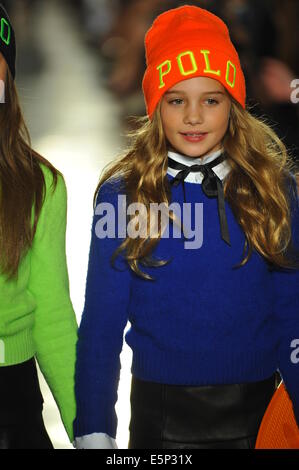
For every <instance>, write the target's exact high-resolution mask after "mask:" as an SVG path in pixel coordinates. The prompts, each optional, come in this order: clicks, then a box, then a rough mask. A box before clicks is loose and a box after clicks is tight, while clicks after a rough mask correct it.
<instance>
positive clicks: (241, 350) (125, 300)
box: [74, 174, 299, 438]
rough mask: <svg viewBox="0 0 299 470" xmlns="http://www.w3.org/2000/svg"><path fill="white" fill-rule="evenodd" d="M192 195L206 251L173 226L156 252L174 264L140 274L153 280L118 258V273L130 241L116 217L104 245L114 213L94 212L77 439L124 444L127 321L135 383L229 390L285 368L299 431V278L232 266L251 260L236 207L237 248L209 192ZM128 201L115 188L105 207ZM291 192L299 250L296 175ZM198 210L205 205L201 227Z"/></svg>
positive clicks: (189, 190) (233, 231) (256, 263)
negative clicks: (99, 436)
mask: <svg viewBox="0 0 299 470" xmlns="http://www.w3.org/2000/svg"><path fill="white" fill-rule="evenodd" d="M167 177H168V179H169V181H171V179H172V178H173V176H171V175H169V174H167ZM185 190H186V200H187V202H188V203H191V216H192V226H191V228H192V229H193V230H194V228H195V226H196V227H197V230H199V231H200V230H202V244H201V246H200V247H198V248H193V249H192V248H191V246H192V245H190V247H189V248H188V249H187V245H185V243H186V240H184V238H183V236H182V235H181V236H180V237H179V238H175V237H174V235H173V234H174V233H175V232H174V229H173V224H172V223H169V238H166V237H165V238H162V239H161V240H160V242H159V244H158V245H157V247H156V248H155V250H154V251H153V253H152V254H153V256H154V257H155V258H158V259H163V260H166V259H168V260H169V259H171V262H170V263H168V264H167V265H165V266H162V267H157V268H154V267H144V266H141V269H142V270H143V271H145V272H146V273H148V274H150V275H151V276H153V277H154V278H155V280H154V281H148V280H144V279H141V278H140V277H138V276H137V275H135V273H133V272H132V271H131V270H130V269H129V268H128V267H127V265H126V264H125V262H124V260H123V259H122V258H121V259H120V258H119V257H118V258H117V260H116V268H117V269H114V268H112V267H111V265H110V258H111V255H112V253H113V252H114V251H115V249H116V248H117V247H118V246H119V245H120V243H121V242H122V241H123V240H124V239H125V236H124V234H123V235H122V237H119V238H117V233H118V226H119V223H118V220H117V217H115V219H116V224H115V233H116V237H115V238H104V239H103V238H102V239H101V238H99V237H98V236H97V234H99V231H100V228H101V226H102V228H103V226H104V219H105V218H106V217H107V214H108V213H107V212H106V211H104V212H103V213H102V215H101V214H99V213H98V214H97V212H98V211H97V210H95V213H94V218H93V223H92V230H91V245H90V254H89V264H88V274H87V281H86V295H85V306H84V311H83V315H82V319H81V324H80V328H79V339H78V343H77V364H76V382H75V391H76V398H77V417H76V419H75V421H74V435H75V436H84V435H89V434H91V433H106V434H107V435H109V436H112V437H113V438H115V437H116V432H117V416H116V413H115V404H116V401H117V389H118V383H119V374H120V353H121V350H122V345H123V336H124V335H123V333H124V329H125V327H126V325H127V322H128V321H129V322H130V329H129V330H128V331H127V333H126V335H125V341H126V343H127V344H128V345H129V347H130V348H132V351H133V360H132V367H131V372H132V373H133V374H134V375H135V376H136V377H138V378H140V379H143V380H149V381H154V382H160V383H167V384H183V385H208V384H230V383H241V382H253V381H259V380H264V379H266V378H268V377H269V376H271V375H272V374H273V373H274V372H275V370H277V369H279V371H280V374H281V376H282V379H283V381H284V383H285V386H286V388H287V391H288V393H289V396H290V398H291V400H292V403H293V408H294V413H295V417H296V420H297V423H299V348H298V346H299V271H298V270H295V271H292V272H290V271H284V270H282V271H281V270H275V271H271V270H269V269H268V265H267V263H266V262H265V260H264V259H263V257H262V256H261V255H259V254H258V253H257V252H256V251H253V254H252V256H251V258H250V259H249V261H248V262H247V263H246V264H245V266H243V267H241V268H237V269H235V268H233V266H235V265H236V264H238V263H239V262H240V261H241V260H242V259H243V247H244V242H245V235H244V233H243V231H242V229H241V227H240V225H239V224H238V223H237V221H236V219H235V217H234V215H233V213H232V210H231V207H230V206H229V204H228V203H227V202H225V207H226V216H227V222H228V227H229V233H230V240H231V246H228V245H227V244H226V243H225V242H224V241H223V240H222V239H221V235H220V224H219V216H218V210H217V199H216V198H208V197H207V196H206V195H205V194H204V192H203V191H202V186H201V185H200V184H193V183H190V182H188V181H187V182H185ZM120 194H122V195H125V191H124V190H123V189H121V188H120V187H118V186H117V185H115V184H114V185H113V186H112V184H111V182H106V183H105V184H104V185H103V186H102V187H101V188H100V191H99V193H98V197H97V204H99V203H103V202H108V203H110V204H111V206H110V209H111V208H112V209H115V214H116V216H117V214H118V197H117V196H118V195H120ZM290 194H291V197H292V200H291V210H292V230H293V237H294V240H295V243H296V246H297V247H299V204H298V195H297V192H296V180H295V178H294V177H293V175H292V178H291V180H290ZM172 202H178V203H179V204H180V206H181V207H182V206H183V190H182V187H181V185H179V186H178V187H173V188H172ZM195 203H202V205H200V207H201V210H202V215H203V218H202V222H201V229H200V227H199V221H200V220H201V219H200V217H198V218H197V219H198V220H197V219H196V217H195ZM107 207H108V206H107ZM110 209H109V210H110ZM120 212H122V213H123V212H124V210H123V209H121V210H120ZM199 212H200V211H198V213H199ZM197 215H198V214H197ZM113 219H114V218H113ZM183 223H184V219H183ZM105 227H107V226H105ZM96 232H97V234H96ZM176 233H177V232H176ZM110 236H111V233H110ZM190 241H192V240H188V242H190ZM296 339H297V342H296V341H294V340H296ZM291 343H292V344H291ZM296 345H297V349H296Z"/></svg>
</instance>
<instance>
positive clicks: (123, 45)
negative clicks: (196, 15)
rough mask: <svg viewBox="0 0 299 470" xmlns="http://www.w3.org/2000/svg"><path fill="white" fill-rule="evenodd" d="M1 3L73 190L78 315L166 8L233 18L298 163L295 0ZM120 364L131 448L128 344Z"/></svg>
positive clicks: (52, 425)
mask: <svg viewBox="0 0 299 470" xmlns="http://www.w3.org/2000/svg"><path fill="white" fill-rule="evenodd" d="M2 3H3V5H4V6H5V8H6V9H7V11H8V14H9V15H10V16H11V17H12V20H13V23H14V25H15V30H16V35H17V43H18V45H19V49H20V48H22V51H20V54H19V55H17V84H18V89H19V93H20V95H21V96H20V99H21V102H22V105H23V110H24V114H25V118H26V122H27V123H28V127H29V130H30V133H31V136H32V144H33V147H34V148H35V149H36V150H37V151H39V152H40V153H41V154H42V155H45V157H46V158H47V159H48V160H50V161H51V163H52V164H53V165H54V166H56V168H58V169H59V170H60V171H62V173H63V174H64V176H65V180H66V184H67V188H68V228H67V255H68V267H69V275H70V292H71V297H72V301H73V305H74V308H75V311H76V313H77V316H78V321H80V316H81V313H82V309H83V302H84V291H85V276H86V272H87V257H88V248H89V242H90V229H91V220H92V213H93V207H92V198H93V193H94V190H95V188H96V185H97V181H98V179H99V176H100V173H101V170H102V169H103V167H104V166H105V165H106V163H108V162H109V161H110V160H112V159H113V158H114V157H115V156H116V155H117V154H119V153H120V152H121V151H122V149H123V147H124V145H125V139H124V134H125V131H126V130H127V129H129V128H130V126H131V125H132V124H131V123H130V122H129V119H128V116H132V115H143V114H145V105H144V101H143V95H142V91H141V81H142V77H143V73H144V70H145V57H144V43H143V41H144V34H145V32H146V30H147V29H148V28H149V26H150V25H151V23H152V21H153V19H154V18H155V17H156V16H157V15H158V14H159V13H162V12H163V11H165V10H167V9H169V8H175V7H177V6H180V5H183V4H194V5H197V6H200V7H202V8H206V9H208V10H209V11H211V12H212V13H215V14H216V15H218V16H220V17H221V18H222V19H223V20H224V21H225V22H226V23H227V25H228V27H229V29H230V32H231V39H232V42H233V43H234V45H235V47H236V48H237V50H238V53H239V56H240V60H241V62H242V68H243V70H244V73H245V76H246V81H247V103H248V105H249V106H250V108H251V112H252V113H254V114H255V115H258V116H261V117H263V118H264V119H266V120H267V121H268V122H270V123H271V125H272V127H273V128H274V129H275V131H276V132H277V134H278V135H279V137H280V138H281V139H282V140H283V141H284V143H285V145H286V146H287V148H288V150H289V152H290V154H291V155H292V158H293V161H294V165H295V167H296V169H297V171H298V170H299V132H298V131H299V112H298V103H297V102H296V101H297V100H298V99H299V92H297V93H296V90H295V87H297V88H299V84H297V85H296V79H297V81H299V58H298V53H297V51H298V46H299V44H298V27H297V24H296V21H297V18H298V13H299V11H298V10H299V2H298V1H297V0H284V2H281V1H279V0H250V1H249V0H217V1H216V0H202V1H200V0H199V1H191V0H189V1H185V2H182V1H176V0H163V1H162V0H64V1H61V0H4V1H3V0H2ZM20 57H22V60H21V59H20ZM292 83H293V86H294V88H292V86H291V84H292ZM121 363H122V369H121V377H120V387H119V401H118V403H117V408H118V410H117V414H118V416H119V426H118V436H117V442H118V443H119V445H120V446H122V447H123V448H126V446H127V442H128V435H129V432H128V423H129V413H130V409H129V406H130V403H129V390H130V383H129V382H130V363H131V350H129V348H128V347H127V346H126V345H124V349H123V352H122V354H121ZM41 384H42V379H41ZM42 391H43V393H44V399H45V408H44V415H45V416H44V418H45V423H46V426H47V430H48V432H49V435H50V437H51V440H52V442H53V444H54V446H55V447H56V448H58V447H71V446H70V445H68V443H67V437H66V434H65V431H64V429H63V428H62V425H60V424H59V420H58V415H57V413H58V410H57V407H56V405H55V402H54V400H53V398H52V396H51V394H50V392H49V390H47V387H46V385H45V384H44V388H43V389H42Z"/></svg>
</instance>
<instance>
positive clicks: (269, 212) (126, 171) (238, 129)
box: [94, 99, 299, 280]
mask: <svg viewBox="0 0 299 470" xmlns="http://www.w3.org/2000/svg"><path fill="white" fill-rule="evenodd" d="M160 107H161V106H160V103H159V105H158V106H157V108H156V111H155V113H154V116H153V119H152V120H149V119H148V118H147V117H142V118H139V119H138V120H137V122H138V124H139V128H138V129H137V130H136V131H135V132H133V133H131V137H132V138H133V140H132V143H131V146H130V147H129V148H128V149H127V150H126V151H125V152H124V154H122V155H120V156H119V157H118V158H117V160H115V161H113V162H110V163H109V164H108V166H106V167H105V168H104V170H103V175H102V176H101V178H100V180H99V183H98V186H97V188H96V191H95V194H94V206H95V203H96V199H97V194H98V191H99V189H100V187H101V185H102V184H103V183H104V182H105V181H106V180H108V179H109V178H112V180H113V178H114V177H117V176H118V175H121V176H122V178H123V181H124V183H125V188H126V196H127V197H128V198H129V201H130V202H140V203H143V204H144V205H145V206H146V208H147V220H146V221H145V223H146V224H147V227H149V225H150V220H149V218H150V211H149V210H148V209H149V205H150V203H158V204H160V203H165V204H166V205H167V206H168V205H169V203H170V200H171V190H170V185H169V181H168V179H167V175H166V172H167V167H168V166H167V142H166V139H165V136H164V132H163V126H162V121H161V112H160ZM223 148H224V150H225V152H226V156H227V159H228V163H229V164H230V166H231V171H230V172H229V174H228V176H227V177H226V178H225V180H224V182H223V189H224V195H225V198H226V200H227V201H228V203H229V204H230V206H231V208H232V211H233V213H234V216H235V218H236V220H237V222H238V223H239V225H240V226H241V228H242V229H243V231H244V234H245V245H244V252H243V255H244V253H245V250H246V248H247V249H248V252H247V255H246V256H245V257H244V258H243V260H242V261H241V262H240V263H239V264H238V265H237V266H236V267H241V266H243V265H245V264H246V262H247V261H248V260H249V258H250V256H251V254H252V251H253V249H255V250H256V251H257V252H258V253H259V254H261V255H262V256H263V257H264V258H265V260H266V262H267V263H268V264H269V266H272V267H273V265H276V266H278V267H282V268H297V267H298V266H299V265H297V261H296V260H295V258H292V257H291V258H290V257H289V254H290V253H291V251H290V249H293V245H292V227H291V204H290V197H289V194H288V192H289V190H290V189H291V190H292V186H291V187H290V182H292V178H290V179H288V178H287V177H290V176H291V175H290V173H292V172H293V166H294V163H293V162H292V159H291V157H290V156H289V155H288V152H287V149H286V147H285V145H284V144H283V142H282V141H281V140H280V139H279V138H278V136H277V135H276V133H275V132H274V131H273V130H272V129H271V127H270V125H269V124H267V123H266V121H265V120H262V119H258V118H256V117H254V116H253V115H252V114H250V112H249V111H248V110H244V109H243V108H242V107H241V106H240V105H239V103H237V102H236V101H235V100H234V99H232V106H231V117H230V122H229V125H228V129H227V132H226V134H225V136H224V139H223ZM294 181H296V180H295V179H294ZM295 191H297V187H296V184H295ZM169 218H170V219H171V220H173V221H175V217H174V215H173V214H172V211H169ZM147 233H148V232H147ZM161 234H162V230H161V224H160V221H159V233H158V236H157V237H147V238H134V239H133V238H130V237H129V236H128V237H127V238H126V239H125V240H124V241H123V243H122V244H121V245H120V246H119V247H118V248H117V249H116V251H115V252H114V253H113V256H112V261H114V260H115V258H116V256H117V255H118V254H119V253H121V252H122V251H124V252H125V254H126V255H125V257H126V260H127V262H128V264H129V266H130V268H131V269H132V270H133V271H134V272H135V273H136V274H137V275H138V276H140V277H142V278H144V279H147V280H153V278H152V277H151V276H150V275H149V274H147V273H144V272H143V271H141V269H140V267H139V263H140V264H141V265H144V266H155V267H158V266H163V265H165V264H167V263H168V262H169V260H157V259H154V258H152V257H150V254H151V252H152V250H153V249H154V248H155V246H156V245H157V244H158V242H159V240H160V238H161ZM295 256H296V255H295Z"/></svg>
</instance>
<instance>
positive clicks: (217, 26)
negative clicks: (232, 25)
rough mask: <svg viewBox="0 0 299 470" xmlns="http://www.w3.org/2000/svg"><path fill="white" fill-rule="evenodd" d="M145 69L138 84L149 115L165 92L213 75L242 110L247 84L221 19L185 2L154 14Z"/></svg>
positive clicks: (147, 34) (147, 39) (146, 43)
mask: <svg viewBox="0 0 299 470" xmlns="http://www.w3.org/2000/svg"><path fill="white" fill-rule="evenodd" d="M145 53H146V63H147V68H146V71H145V74H144V77H143V82H142V87H143V93H144V98H145V103H146V109H147V114H148V116H149V117H150V118H152V115H153V113H154V111H155V108H156V106H157V104H158V103H159V101H160V99H161V97H162V96H163V95H164V93H165V92H166V91H167V90H168V89H169V88H171V87H172V86H174V85H175V84H176V83H178V82H180V81H182V80H187V79H189V78H193V77H210V78H213V79H215V80H218V81H219V82H220V83H221V84H222V85H223V86H224V87H225V88H226V90H227V91H228V92H229V93H230V94H231V95H232V96H233V97H234V98H235V100H236V101H238V102H239V103H240V104H241V106H242V107H243V108H244V109H245V99H246V85H245V78H244V74H243V71H242V68H241V65H240V60H239V56H238V53H237V51H236V49H235V47H234V46H233V44H232V42H231V40H230V36H229V31H228V28H227V26H226V24H225V23H224V22H223V21H222V20H221V19H220V18H219V17H218V16H216V15H214V14H213V13H211V12H209V11H208V10H205V9H203V8H199V7H196V6H191V5H185V6H182V7H179V8H174V9H171V10H168V11H166V12H164V13H162V14H161V15H159V16H158V17H157V18H156V19H155V20H154V22H153V24H152V26H151V27H150V29H149V30H148V31H147V33H146V35H145Z"/></svg>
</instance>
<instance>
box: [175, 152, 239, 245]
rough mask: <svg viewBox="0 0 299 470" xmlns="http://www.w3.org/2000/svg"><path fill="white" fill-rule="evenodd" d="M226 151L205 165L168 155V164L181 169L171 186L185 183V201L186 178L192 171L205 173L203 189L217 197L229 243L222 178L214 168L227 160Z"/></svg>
mask: <svg viewBox="0 0 299 470" xmlns="http://www.w3.org/2000/svg"><path fill="white" fill-rule="evenodd" d="M225 158H226V157H225V153H222V154H221V155H220V156H219V157H217V158H215V160H213V161H211V162H209V163H205V164H204V165H191V166H186V165H184V164H183V163H179V162H176V161H175V160H173V159H172V158H171V157H168V166H169V168H173V169H174V170H181V171H179V172H178V174H177V175H176V176H175V177H174V178H173V179H172V180H171V181H170V184H171V186H178V185H179V184H180V183H181V184H182V185H183V191H184V202H186V192H185V184H184V180H185V178H187V176H188V175H189V173H190V172H199V171H200V172H201V173H202V174H203V180H202V183H201V185H202V190H203V192H204V193H205V194H206V196H208V197H217V201H218V213H219V218H220V227H221V237H222V239H223V240H224V241H225V242H226V243H227V244H228V245H229V246H231V244H230V237H229V232H228V226H227V219H226V214H225V203H224V192H223V185H222V181H221V179H220V178H219V177H218V176H217V175H216V174H215V173H214V171H213V170H212V168H213V167H214V166H216V165H219V163H221V162H223V161H224V160H225Z"/></svg>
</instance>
